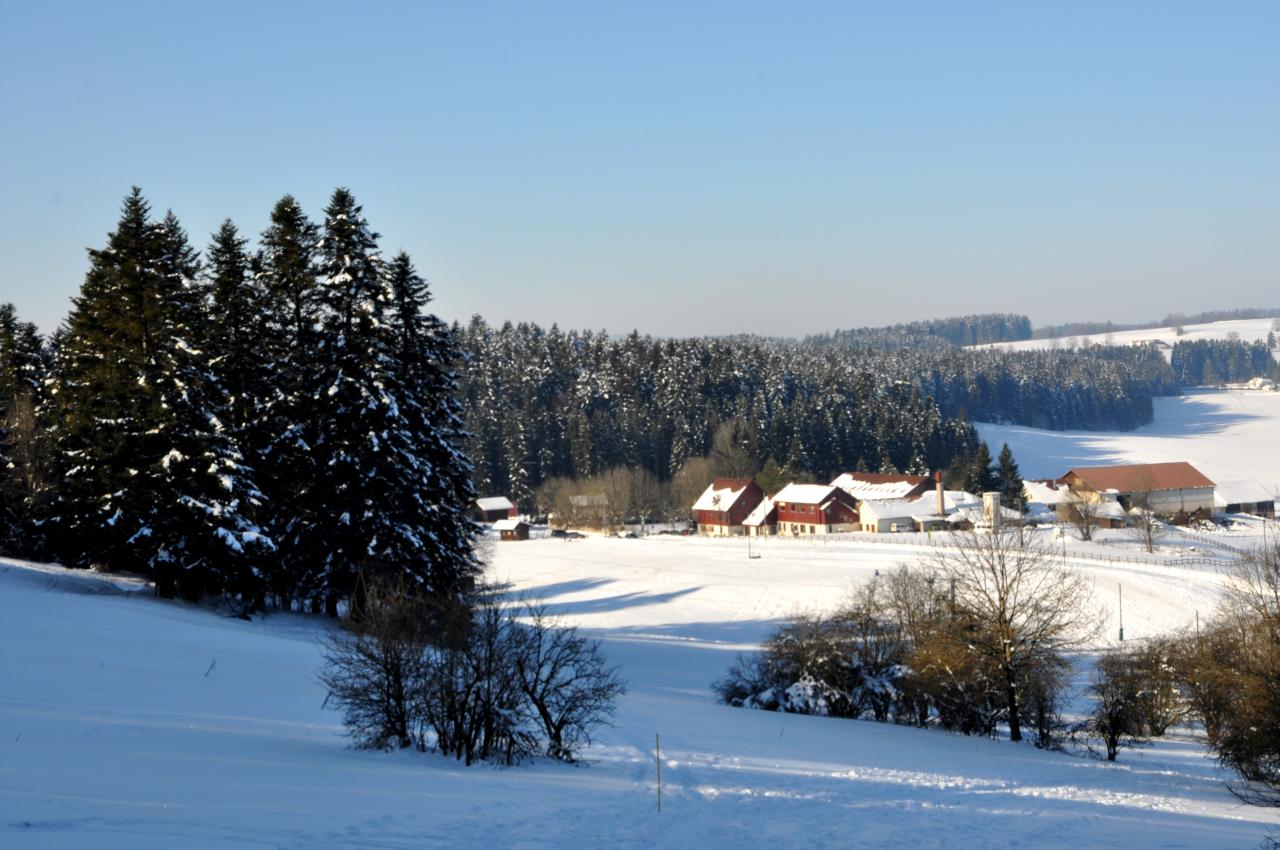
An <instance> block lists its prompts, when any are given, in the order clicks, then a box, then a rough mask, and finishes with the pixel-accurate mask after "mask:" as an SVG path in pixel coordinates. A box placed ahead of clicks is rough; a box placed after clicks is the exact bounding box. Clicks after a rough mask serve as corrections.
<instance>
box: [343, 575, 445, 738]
mask: <svg viewBox="0 0 1280 850" xmlns="http://www.w3.org/2000/svg"><path fill="white" fill-rule="evenodd" d="M359 581H360V583H361V584H362V585H363V586H364V589H363V598H364V604H363V605H362V606H361V613H360V614H359V615H358V616H354V617H353V618H352V619H350V620H348V621H347V622H346V623H344V624H343V628H341V629H340V630H337V631H335V632H333V633H331V634H330V635H329V636H328V637H326V638H325V639H324V641H323V644H322V652H323V655H324V659H325V666H324V668H323V669H322V670H321V672H320V674H319V678H320V681H321V683H322V684H324V686H325V687H327V688H328V689H329V696H330V698H331V699H334V700H336V701H337V704H338V706H339V707H340V708H341V710H342V714H343V724H344V725H345V726H346V727H347V732H348V734H350V736H351V737H352V739H353V740H354V741H355V744H356V746H358V747H361V748H364V749H384V748H388V747H400V748H404V747H410V746H413V745H414V744H415V742H420V741H421V737H420V735H419V731H420V730H419V729H418V728H417V723H416V718H417V717H418V716H419V714H420V712H419V706H418V705H417V701H418V699H419V697H420V688H421V683H422V681H423V679H424V676H425V672H426V665H425V656H424V653H425V651H426V647H427V644H428V643H429V641H430V636H429V631H428V624H429V622H430V619H431V618H430V617H429V612H428V610H427V608H426V606H425V605H423V604H422V603H421V602H419V601H418V600H416V599H415V598H414V597H413V595H412V592H411V588H410V587H409V585H408V582H407V581H405V580H403V579H401V580H400V581H397V582H386V581H368V580H366V579H365V577H364V576H361V577H360V579H359Z"/></svg>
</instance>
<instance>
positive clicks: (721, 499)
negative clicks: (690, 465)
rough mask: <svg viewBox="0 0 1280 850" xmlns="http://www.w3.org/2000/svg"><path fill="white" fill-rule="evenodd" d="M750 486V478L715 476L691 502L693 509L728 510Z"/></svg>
mask: <svg viewBox="0 0 1280 850" xmlns="http://www.w3.org/2000/svg"><path fill="white" fill-rule="evenodd" d="M749 486H751V479H750V478H717V479H715V480H714V481H712V482H711V484H710V486H708V487H707V489H705V490H703V491H702V495H701V496H699V497H698V501H696V502H694V503H693V510H695V511H728V510H729V509H730V508H732V507H733V506H734V503H736V502H737V501H738V499H740V498H741V497H742V494H743V493H745V492H746V491H747V488H748V487H749Z"/></svg>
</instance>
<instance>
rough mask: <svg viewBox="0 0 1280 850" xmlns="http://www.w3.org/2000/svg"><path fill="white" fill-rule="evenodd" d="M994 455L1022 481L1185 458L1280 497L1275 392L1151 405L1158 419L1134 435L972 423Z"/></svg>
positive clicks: (1217, 393) (1197, 396)
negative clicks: (1003, 453)
mask: <svg viewBox="0 0 1280 850" xmlns="http://www.w3.org/2000/svg"><path fill="white" fill-rule="evenodd" d="M977 427H978V433H979V435H981V437H982V439H984V440H986V441H987V443H988V445H990V446H991V449H992V452H993V453H994V452H997V451H999V449H1000V446H1001V444H1002V443H1008V444H1009V448H1011V449H1012V450H1013V455H1014V457H1015V458H1016V459H1017V460H1018V466H1019V468H1020V469H1021V471H1022V474H1023V476H1024V477H1028V478H1051V477H1054V478H1056V477H1058V476H1060V475H1062V474H1063V473H1064V472H1066V471H1067V470H1068V469H1070V468H1072V467H1073V466H1097V465H1102V464H1109V463H1136V462H1143V461H1149V462H1156V461H1174V460H1185V461H1189V462H1190V463H1192V464H1193V465H1195V466H1196V468H1198V469H1199V470H1200V471H1201V472H1203V473H1204V474H1205V475H1207V476H1209V478H1211V479H1213V480H1214V481H1218V482H1227V481H1240V480H1254V481H1258V482H1260V483H1262V484H1263V485H1264V486H1266V487H1267V488H1268V489H1270V490H1271V492H1273V493H1274V492H1280V451H1278V450H1277V449H1278V448H1280V393H1275V392H1251V391H1247V390H1194V391H1190V392H1188V393H1187V394H1186V395H1183V396H1179V397H1173V398H1157V399H1156V400H1155V420H1154V421H1153V422H1152V423H1151V424H1150V425H1146V426H1144V427H1142V428H1138V429H1136V430H1134V431H1125V432H1116V431H1042V430H1039V429H1036V428H1026V427H1023V426H1020V425H992V424H987V423H981V422H980V423H977Z"/></svg>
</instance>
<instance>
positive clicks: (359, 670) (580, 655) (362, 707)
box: [320, 583, 625, 765]
mask: <svg viewBox="0 0 1280 850" xmlns="http://www.w3.org/2000/svg"><path fill="white" fill-rule="evenodd" d="M521 615H524V616H526V617H527V621H526V622H521V621H519V620H518V619H517V617H519V616H521ZM324 658H325V666H324V668H323V669H322V670H321V672H320V680H321V681H322V682H323V683H324V684H325V685H326V686H327V687H328V688H329V690H330V697H331V698H332V699H333V700H334V701H335V703H336V705H337V707H338V708H340V709H341V711H342V713H343V723H344V724H345V725H346V727H347V729H348V732H349V733H350V735H351V737H352V738H353V740H354V741H355V743H356V746H358V747H364V748H379V749H381V748H395V747H400V748H404V747H411V746H416V747H417V748H418V749H420V750H427V749H432V750H435V751H437V752H440V753H443V754H446V755H450V756H453V757H454V758H456V759H458V760H459V761H463V762H465V763H466V764H468V765H469V764H473V763H475V762H477V761H493V762H499V763H502V764H515V763H516V762H519V761H521V760H523V759H526V758H528V757H530V756H533V755H536V754H538V753H546V754H547V755H550V756H551V757H553V758H557V759H561V760H565V761H572V760H576V759H577V758H578V757H579V754H580V752H581V750H582V748H583V747H584V746H586V745H587V744H589V743H590V741H591V733H592V730H593V729H594V728H595V727H596V726H598V725H600V724H602V723H606V722H607V721H608V719H609V717H610V716H612V714H613V711H614V705H615V702H616V700H617V698H618V697H619V696H621V695H622V694H623V693H625V684H624V683H623V682H622V680H621V679H620V678H619V676H618V671H617V668H615V667H610V666H609V665H608V664H607V662H606V660H605V658H604V654H603V653H602V652H601V650H600V645H599V643H598V642H597V641H594V640H591V639H589V638H587V637H585V636H583V635H581V634H579V633H578V632H577V631H576V630H574V629H566V628H562V627H560V626H559V625H558V624H556V623H555V622H554V621H553V620H551V619H550V618H549V617H547V616H546V613H545V609H544V608H543V607H542V606H540V605H538V604H536V603H529V604H526V605H524V606H522V607H517V606H514V605H512V604H509V603H507V602H505V601H504V600H503V597H502V596H501V594H500V593H498V592H497V591H496V590H494V589H493V588H487V587H482V588H480V589H479V590H478V591H477V592H476V593H474V594H473V595H472V596H471V597H469V598H468V599H466V600H461V601H458V602H451V603H440V602H435V601H426V600H422V599H419V598H417V597H415V596H414V594H413V593H412V591H411V589H410V588H407V587H406V586H405V585H404V584H403V583H397V584H377V583H369V584H368V585H367V586H366V591H365V594H364V605H363V606H362V607H361V609H360V614H359V615H358V616H357V617H353V619H352V620H351V621H349V622H348V623H347V624H346V625H345V627H344V628H343V629H342V630H341V631H339V632H336V633H334V634H333V635H332V636H331V637H329V638H327V639H326V641H325V645H324Z"/></svg>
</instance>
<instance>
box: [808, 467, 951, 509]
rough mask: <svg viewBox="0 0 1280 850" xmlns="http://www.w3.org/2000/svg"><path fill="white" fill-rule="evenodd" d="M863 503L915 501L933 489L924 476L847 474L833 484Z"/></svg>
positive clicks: (872, 473)
mask: <svg viewBox="0 0 1280 850" xmlns="http://www.w3.org/2000/svg"><path fill="white" fill-rule="evenodd" d="M831 484H832V486H835V487H839V488H840V489H841V490H843V491H845V492H846V493H848V494H849V495H850V496H853V498H854V499H855V500H856V501H857V502H859V503H861V502H863V501H866V500H876V501H889V500H893V499H915V498H917V497H919V496H922V495H924V494H925V493H928V492H929V491H930V490H932V489H933V482H932V481H931V480H930V479H929V478H928V476H924V475H883V474H880V473H876V472H846V473H844V474H842V475H840V476H839V477H838V478H836V480H835V481H832V482H831Z"/></svg>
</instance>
